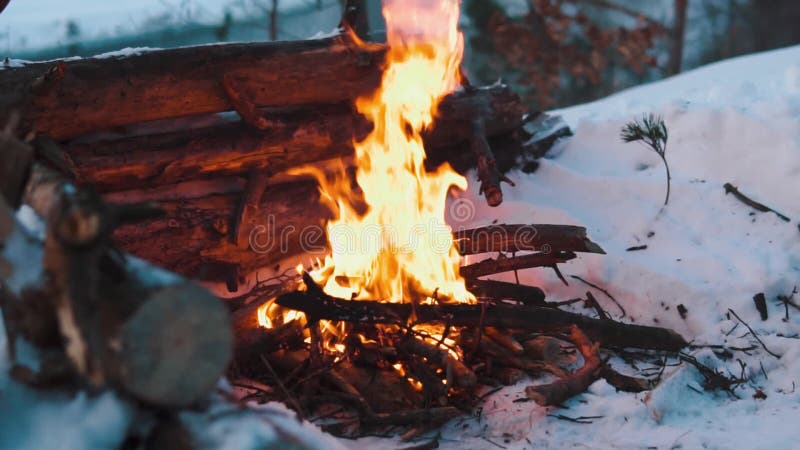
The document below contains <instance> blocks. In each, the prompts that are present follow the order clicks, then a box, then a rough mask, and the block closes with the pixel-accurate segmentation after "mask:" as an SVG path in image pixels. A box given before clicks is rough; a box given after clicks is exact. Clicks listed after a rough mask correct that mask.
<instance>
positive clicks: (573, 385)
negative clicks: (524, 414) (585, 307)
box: [525, 325, 601, 406]
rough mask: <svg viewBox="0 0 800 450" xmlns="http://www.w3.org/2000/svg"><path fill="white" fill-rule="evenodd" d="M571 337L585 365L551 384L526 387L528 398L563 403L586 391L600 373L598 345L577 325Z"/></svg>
mask: <svg viewBox="0 0 800 450" xmlns="http://www.w3.org/2000/svg"><path fill="white" fill-rule="evenodd" d="M570 338H571V340H572V341H573V343H574V344H575V346H576V347H577V349H578V351H579V352H580V353H581V355H582V356H583V366H582V367H581V368H580V369H578V370H576V371H575V372H573V373H571V374H570V375H568V376H567V377H565V378H561V379H560V380H556V381H554V382H552V383H550V384H542V385H538V386H528V387H527V388H525V394H526V395H527V396H528V398H530V399H531V400H533V401H535V402H536V403H538V404H539V405H542V406H556V405H561V404H562V403H564V402H565V401H566V400H568V399H569V398H571V397H574V396H576V395H578V394H581V393H583V392H585V391H586V389H588V388H589V385H591V384H592V383H593V382H594V381H595V380H597V378H598V377H599V375H600V372H601V361H600V355H599V353H598V345H597V344H592V343H591V342H590V341H589V338H587V337H586V335H585V334H583V332H581V330H580V329H579V328H578V327H577V326H575V325H573V326H572V328H571V330H570Z"/></svg>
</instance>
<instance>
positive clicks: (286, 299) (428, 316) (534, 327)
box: [276, 290, 687, 351]
mask: <svg viewBox="0 0 800 450" xmlns="http://www.w3.org/2000/svg"><path fill="white" fill-rule="evenodd" d="M276 303H277V304H278V305H280V306H283V307H285V308H291V309H296V310H298V311H302V312H304V313H306V315H307V316H308V317H309V318H312V320H317V319H327V320H338V321H346V322H360V323H401V324H405V323H407V322H408V321H409V320H410V318H411V317H412V312H413V314H414V316H413V317H414V320H415V321H416V322H417V323H445V322H446V323H449V324H450V325H452V326H465V327H480V326H494V327H497V328H506V329H520V330H527V331H552V330H559V329H564V328H568V327H569V326H571V325H577V326H579V327H580V328H581V330H583V331H584V332H585V333H587V334H588V335H589V336H590V337H591V338H592V339H594V340H596V341H598V342H600V343H602V344H603V345H609V346H616V347H634V348H644V349H654V350H668V351H677V350H680V349H682V348H683V347H685V346H686V345H687V342H686V341H685V340H684V339H683V337H681V336H680V335H679V334H678V333H676V332H674V331H672V330H670V329H667V328H659V327H650V326H643V325H633V324H626V323H621V322H616V321H613V320H599V319H594V318H591V317H588V316H584V315H581V314H575V313H571V312H567V311H561V310H559V309H555V308H544V307H538V306H511V305H485V306H484V305H467V304H440V305H411V304H408V303H386V302H378V301H349V300H341V299H337V298H333V297H330V296H328V295H326V294H324V293H322V292H321V291H317V290H312V291H309V292H293V293H289V294H285V295H282V296H280V297H279V298H278V299H277V300H276Z"/></svg>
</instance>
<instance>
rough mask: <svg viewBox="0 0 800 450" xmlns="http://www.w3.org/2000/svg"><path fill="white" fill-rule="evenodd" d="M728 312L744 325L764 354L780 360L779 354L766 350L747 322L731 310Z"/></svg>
mask: <svg viewBox="0 0 800 450" xmlns="http://www.w3.org/2000/svg"><path fill="white" fill-rule="evenodd" d="M728 312H730V313H731V314H733V317H736V320H738V321H739V322H741V324H742V325H744V326H745V327H747V329H748V330H750V334H751V335H753V338H755V340H757V341H758V343H759V344H761V347H762V348H763V349H764V351H765V352H767V353H769V354H770V355H772V356H774V357H775V358H778V359H781V355H779V354H777V353H775V352H773V351H771V350H770V349H768V348H767V344H765V343H764V341H762V340H761V338H760V337H758V333H756V332H755V330H753V328H752V327H750V325H749V324H748V323H747V322H745V321H744V320H742V318H741V317H739V315H738V314H736V311H734V310H733V309H731V308H728Z"/></svg>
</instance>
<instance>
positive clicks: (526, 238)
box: [453, 224, 605, 255]
mask: <svg viewBox="0 0 800 450" xmlns="http://www.w3.org/2000/svg"><path fill="white" fill-rule="evenodd" d="M453 237H454V239H455V241H456V245H457V246H458V251H459V253H461V254H462V255H474V254H477V253H490V252H518V251H535V252H542V253H553V252H578V253H581V252H583V253H599V254H605V251H603V249H602V248H600V246H599V245H597V244H595V243H594V242H592V241H591V240H590V239H589V238H588V237H586V228H584V227H578V226H572V225H535V224H532V225H510V224H502V225H491V226H488V227H482V228H474V229H470V230H459V231H457V232H456V233H455V234H454V236H453Z"/></svg>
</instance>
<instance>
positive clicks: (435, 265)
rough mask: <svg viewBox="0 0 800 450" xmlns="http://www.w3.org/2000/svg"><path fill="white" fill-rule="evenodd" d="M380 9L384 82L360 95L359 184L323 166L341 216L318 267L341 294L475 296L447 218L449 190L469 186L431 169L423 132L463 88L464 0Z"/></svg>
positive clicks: (324, 281)
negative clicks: (363, 123)
mask: <svg viewBox="0 0 800 450" xmlns="http://www.w3.org/2000/svg"><path fill="white" fill-rule="evenodd" d="M383 15H384V17H385V18H386V23H387V38H388V44H389V51H388V53H387V56H386V68H385V71H384V73H383V79H382V84H381V87H380V88H379V89H378V90H377V91H376V92H375V93H374V94H373V95H371V96H369V97H363V98H360V99H358V101H357V102H356V106H357V108H358V111H359V112H360V113H361V114H363V115H364V116H366V117H367V118H368V119H369V120H370V121H372V123H373V124H374V129H373V131H372V132H371V134H369V136H367V137H366V138H365V139H364V140H363V141H361V142H357V143H355V151H356V155H355V156H356V165H357V171H356V182H357V184H358V188H357V189H356V188H354V186H353V185H352V182H351V181H350V180H349V179H348V178H347V177H346V176H345V175H344V174H342V175H341V176H339V177H336V179H335V180H330V179H326V177H324V176H319V174H318V179H319V181H320V185H321V191H322V197H323V199H325V201H327V202H328V203H329V204H330V205H331V206H333V207H334V210H335V211H336V213H337V218H336V219H335V220H332V221H330V222H329V224H328V227H327V232H328V238H329V241H330V243H331V247H332V254H331V255H330V256H328V257H326V259H325V261H324V262H323V263H322V265H321V267H319V268H318V269H316V270H315V271H313V272H312V274H311V275H312V277H313V278H314V279H315V281H316V282H317V283H318V284H320V285H321V286H323V288H324V290H325V292H327V293H328V294H330V295H333V296H336V297H340V298H355V299H359V298H362V299H366V298H372V299H380V300H387V301H394V302H401V301H424V300H425V299H426V298H430V297H432V296H437V297H438V298H446V299H447V300H450V301H453V300H455V301H460V302H471V301H473V300H474V297H473V296H472V295H471V294H470V293H469V292H468V291H467V290H466V288H465V286H464V281H463V279H462V278H461V277H460V275H459V271H458V267H459V255H458V252H457V251H456V248H455V247H454V245H453V241H452V237H451V233H450V231H451V230H450V228H449V227H448V226H446V225H445V223H444V212H445V200H446V198H447V194H448V190H449V189H450V188H451V187H453V186H455V187H457V188H459V189H465V188H466V187H467V180H466V179H465V178H464V177H462V176H460V175H459V174H457V173H456V172H455V171H453V170H452V169H451V168H450V166H449V165H443V166H441V167H440V168H439V169H438V170H436V171H435V172H427V171H426V170H425V168H424V165H423V163H424V161H425V157H426V155H425V148H424V146H423V142H422V137H421V135H420V133H421V132H422V131H423V130H424V129H426V128H427V127H430V126H431V125H432V123H433V119H434V116H435V114H436V111H437V106H438V103H439V101H440V100H441V99H442V98H443V97H444V96H445V95H447V94H449V93H451V92H453V91H454V90H455V89H457V88H458V86H459V82H460V77H459V65H460V63H461V59H462V55H463V37H462V35H461V33H460V32H459V31H458V17H459V4H458V1H457V0H438V1H431V0H414V1H408V0H402V1H401V0H389V1H385V2H384V8H383ZM358 204H361V205H362V206H361V207H357V206H355V205H358ZM364 204H365V205H366V207H364Z"/></svg>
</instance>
